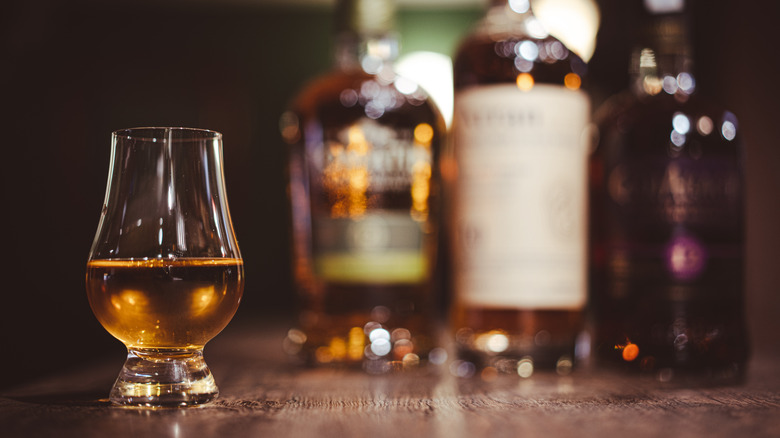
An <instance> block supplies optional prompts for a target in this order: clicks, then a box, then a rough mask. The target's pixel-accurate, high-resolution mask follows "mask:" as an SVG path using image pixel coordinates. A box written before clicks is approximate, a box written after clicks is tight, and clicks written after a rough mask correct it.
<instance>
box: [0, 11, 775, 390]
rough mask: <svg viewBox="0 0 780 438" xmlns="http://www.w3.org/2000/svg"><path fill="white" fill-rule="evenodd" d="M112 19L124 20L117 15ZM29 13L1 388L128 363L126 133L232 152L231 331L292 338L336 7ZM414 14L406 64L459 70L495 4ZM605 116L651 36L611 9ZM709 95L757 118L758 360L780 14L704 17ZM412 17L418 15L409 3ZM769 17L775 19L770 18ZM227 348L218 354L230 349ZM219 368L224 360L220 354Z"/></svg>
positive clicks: (10, 68) (752, 200)
mask: <svg viewBox="0 0 780 438" xmlns="http://www.w3.org/2000/svg"><path fill="white" fill-rule="evenodd" d="M108 3H110V5H109V4H108ZM315 3H316V4H314V5H294V6H289V5H287V6H285V3H284V2H273V3H266V2H264V1H263V0H255V1H250V0H235V1H227V2H226V1H217V0H214V1H191V2H186V1H173V0H168V1H157V2H147V1H112V2H101V1H96V0H95V1H85V0H77V1H69V2H61V1H55V0H29V1H23V0H12V1H9V2H6V3H5V4H4V6H3V8H2V15H0V92H2V99H1V100H0V108H2V109H1V110H0V121H1V122H0V134H1V135H2V137H0V138H1V140H0V141H1V142H2V143H0V144H2V153H1V154H0V157H1V158H0V163H1V164H0V166H2V172H1V173H2V178H3V180H2V198H0V199H1V202H2V204H0V205H2V207H1V208H2V210H0V211H2V225H3V226H2V231H3V234H2V238H0V245H1V246H0V248H1V249H2V252H3V261H2V276H1V277H0V278H2V283H0V294H1V295H0V296H2V299H0V388H4V387H10V386H13V385H17V384H20V383H23V382H25V381H27V380H31V379H35V378H39V377H41V376H45V375H47V374H52V373H53V372H55V371H57V370H61V369H67V368H75V367H80V366H85V365H88V364H89V363H90V361H93V360H95V359H96V358H100V357H111V358H115V359H112V360H116V362H117V370H119V367H120V366H121V363H122V361H123V360H124V347H123V346H122V345H121V344H120V343H119V342H118V341H116V340H115V339H114V338H112V337H111V336H110V335H108V333H107V332H106V331H105V330H104V329H103V328H102V327H101V326H100V324H99V323H98V322H97V320H96V319H95V318H94V316H93V315H92V312H91V310H90V308H89V304H88V303H87V299H86V293H85V290H84V273H85V263H86V258H87V254H88V252H89V248H90V245H91V243H92V238H93V236H94V233H95V229H96V227H97V221H98V217H99V213H100V209H101V206H102V201H103V196H104V191H105V185H106V176H107V172H108V160H109V141H110V133H111V132H112V131H114V130H117V129H121V128H128V127H134V126H151V125H154V126H165V125H168V126H190V127H201V128H209V129H214V130H217V131H220V132H222V133H223V134H224V143H225V149H224V157H225V178H226V183H227V190H228V193H229V199H230V207H231V213H232V217H233V223H234V227H235V231H236V235H237V236H238V240H239V245H240V247H241V250H242V253H243V256H244V259H245V264H246V270H247V285H246V290H245V294H244V300H243V301H242V303H241V307H240V308H239V311H238V313H237V314H236V317H235V318H234V320H233V323H231V326H229V327H228V329H226V330H231V327H234V326H235V327H238V326H240V325H241V324H247V323H252V322H254V321H257V320H267V319H273V320H275V321H278V322H280V323H282V324H284V323H285V321H289V322H291V321H292V315H293V312H292V309H293V303H294V298H293V294H292V290H291V279H290V269H289V266H288V260H289V234H288V225H287V221H288V213H287V210H286V195H285V181H284V169H285V156H286V155H285V154H286V151H285V148H284V146H283V143H282V142H281V139H280V137H279V134H278V130H277V121H278V118H279V115H280V114H281V112H282V111H283V109H284V107H285V105H286V103H287V102H288V101H289V99H290V98H292V96H293V95H294V94H295V92H296V90H298V89H299V88H300V87H301V86H302V85H303V84H304V83H305V82H306V80H307V79H310V78H312V77H313V76H314V75H316V74H317V73H320V72H323V71H325V70H326V69H327V68H328V67H329V65H330V61H331V48H332V40H331V38H330V34H331V4H332V2H327V1H319V2H315ZM418 3H419V4H417V5H416V6H414V7H411V6H405V7H403V8H402V10H401V14H400V18H399V30H400V32H401V35H402V38H403V41H404V51H405V52H409V51H412V50H425V49H427V50H434V51H438V52H442V53H446V54H450V55H451V54H452V53H453V51H454V49H455V44H456V41H457V40H458V39H459V38H460V36H461V35H462V34H464V33H465V32H466V31H467V30H468V27H469V25H470V24H471V23H472V22H473V21H475V20H476V19H478V18H479V16H480V15H481V12H482V8H481V4H480V3H479V2H478V1H474V2H466V3H464V2H462V1H461V2H458V3H457V4H455V5H449V6H447V5H440V4H439V3H440V2H437V5H435V6H432V5H428V6H427V7H426V3H425V1H424V0H421V1H420V2H418ZM598 3H599V5H600V8H601V14H602V22H601V23H602V24H601V30H600V34H599V39H598V44H597V49H596V53H595V55H594V57H593V59H592V60H591V63H590V77H589V90H590V91H591V93H592V96H593V99H594V102H595V104H596V105H598V104H599V103H601V102H602V101H603V100H604V99H605V98H606V96H608V95H610V94H612V93H615V92H617V91H619V90H620V89H622V88H624V87H625V86H626V85H627V84H628V78H627V76H626V68H627V66H628V62H629V61H628V59H629V58H628V56H629V50H630V38H629V37H630V35H631V32H632V28H633V27H634V25H635V23H634V21H633V18H632V17H633V15H632V14H631V13H630V9H629V7H628V6H627V3H629V2H627V1H625V0H600V1H599V2H598ZM701 3H702V5H703V7H701V8H699V10H698V11H697V13H696V18H697V24H698V26H697V28H696V33H695V39H696V42H697V43H698V45H697V52H696V58H697V69H696V70H697V73H698V74H697V79H698V84H699V89H700V90H701V91H702V92H705V93H708V94H712V95H716V96H717V98H718V99H719V100H720V101H721V102H722V103H724V104H725V105H726V106H728V107H729V108H731V109H732V110H733V111H734V112H735V113H736V114H737V116H738V117H739V118H740V130H741V132H742V134H743V136H744V139H745V141H746V144H747V176H748V194H747V203H748V212H747V237H748V257H747V273H748V279H747V296H746V302H747V312H748V321H749V324H750V328H751V334H752V338H751V340H752V346H753V351H754V356H764V355H775V354H777V353H778V352H779V350H780V348H779V347H780V342H779V341H778V340H777V335H778V333H780V318H778V317H777V316H776V314H777V313H778V311H780V294H779V293H778V284H780V232H778V229H779V228H780V141H778V139H780V104H778V102H780V63H779V62H778V60H777V56H778V55H777V47H778V42H780V41H779V40H780V38H778V36H777V33H776V32H777V29H778V27H780V23H778V19H780V7H778V6H774V3H775V2H760V5H758V3H759V2H733V1H731V2H729V1H725V0H710V1H706V2H701ZM406 4H409V2H407V3H406ZM765 8H769V9H765ZM218 340H219V337H217V338H216V340H215V341H214V342H218ZM206 351H207V357H208V349H207V350H206Z"/></svg>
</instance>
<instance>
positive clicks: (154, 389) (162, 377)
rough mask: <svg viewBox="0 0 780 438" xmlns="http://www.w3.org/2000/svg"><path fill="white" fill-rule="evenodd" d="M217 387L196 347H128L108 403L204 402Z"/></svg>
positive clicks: (159, 404)
mask: <svg viewBox="0 0 780 438" xmlns="http://www.w3.org/2000/svg"><path fill="white" fill-rule="evenodd" d="M218 394H219V390H218V389H217V385H216V383H214V377H213V376H212V375H211V371H209V368H208V366H206V362H205V361H204V360H203V352H202V351H199V350H195V351H193V350H136V349H129V350H128V353H127V360H126V361H125V365H124V367H122V371H121V372H120V373H119V377H118V378H117V379H116V383H114V387H113V388H112V389H111V394H110V395H109V399H110V400H111V403H114V404H117V405H123V406H143V407H175V406H191V405H199V404H203V403H208V402H210V401H212V400H214V399H216V398H217V395H218Z"/></svg>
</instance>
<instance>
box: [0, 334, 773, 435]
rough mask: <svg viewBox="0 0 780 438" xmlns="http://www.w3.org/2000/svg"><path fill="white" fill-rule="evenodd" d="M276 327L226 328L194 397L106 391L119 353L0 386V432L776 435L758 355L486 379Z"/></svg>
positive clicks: (209, 353)
mask: <svg viewBox="0 0 780 438" xmlns="http://www.w3.org/2000/svg"><path fill="white" fill-rule="evenodd" d="M281 334H282V331H280V330H279V327H272V328H259V327H237V328H235V329H233V330H226V332H225V333H223V334H222V335H220V337H218V338H217V339H216V340H215V341H214V342H213V345H209V347H207V349H206V360H207V362H209V364H210V366H211V368H212V371H213V373H214V375H215V377H216V379H217V383H218V385H219V387H220V389H221V395H220V398H219V399H218V401H216V402H215V403H213V404H211V405H208V406H205V407H200V408H191V409H158V410H151V409H128V408H117V407H112V406H110V405H109V404H108V402H107V401H106V400H105V397H106V395H107V393H108V390H109V388H110V386H111V384H112V382H113V378H114V377H115V375H116V373H117V372H118V369H119V367H120V366H121V363H122V358H117V359H116V360H109V361H107V362H104V363H97V364H92V365H91V366H90V367H89V368H85V369H84V370H82V371H79V372H76V373H69V374H64V375H62V376H54V377H51V378H49V379H41V380H39V381H38V382H35V383H33V384H26V385H23V386H20V387H17V388H15V389H13V390H11V391H6V392H5V393H4V394H2V395H0V431H1V432H0V435H1V436H3V437H9V438H10V437H29V436H58V437H76V436H78V437H93V436H94V437H98V436H99V437H111V438H119V437H130V436H132V437H137V436H161V437H187V436H198V437H211V436H214V437H246V436H250V437H251V436H268V437H390V438H403V437H419V436H425V437H472V436H473V437H487V436H489V437H517V436H543V437H564V436H565V437H568V436H607V437H613V436H631V437H657V436H669V435H674V436H676V437H701V436H711V437H733V436H745V437H778V436H780V376H779V375H778V373H777V372H776V371H775V370H774V369H773V367H772V363H774V361H773V360H771V359H772V358H756V359H755V360H754V361H753V364H752V367H751V370H750V374H749V376H748V379H747V381H746V382H745V383H744V384H742V385H738V386H725V387H716V388H693V387H688V388H686V387H675V388H672V387H664V386H660V385H658V384H657V383H655V382H652V381H644V380H638V379H636V378H631V377H628V376H623V375H615V374H609V373H603V372H600V373H599V372H585V371H581V372H575V373H574V374H572V375H570V376H566V377H561V376H557V375H554V374H546V373H535V374H534V375H533V376H532V377H531V378H529V379H519V378H517V377H501V378H498V379H495V380H493V381H489V382H486V381H482V380H480V379H477V378H472V379H460V378H456V377H453V376H452V375H451V374H450V373H449V372H448V371H447V367H446V366H443V367H441V368H437V369H431V370H428V371H426V372H416V373H407V374H398V375H392V376H369V375H366V374H362V373H360V372H352V371H343V370H333V369H300V368H296V367H294V366H290V365H289V364H288V363H287V361H286V360H285V358H284V355H283V353H281V348H280V342H279V340H280V339H281Z"/></svg>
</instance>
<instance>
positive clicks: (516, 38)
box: [445, 0, 590, 376]
mask: <svg viewBox="0 0 780 438" xmlns="http://www.w3.org/2000/svg"><path fill="white" fill-rule="evenodd" d="M585 73H586V64H585V63H584V62H583V61H582V59H581V58H580V57H579V56H577V55H576V54H574V53H573V52H571V51H570V50H569V49H568V48H567V47H566V46H564V44H562V43H561V42H560V41H559V40H557V39H555V38H553V37H552V36H550V35H548V33H547V32H546V31H545V30H544V29H543V27H542V26H541V24H540V22H539V21H538V20H537V19H536V18H535V17H534V15H533V13H532V11H531V8H530V4H529V2H527V1H522V0H511V1H508V2H507V1H503V0H494V1H493V2H492V4H491V6H490V8H489V10H488V11H487V14H486V15H485V17H484V18H483V19H482V20H481V21H480V22H479V23H478V25H477V27H476V28H475V29H474V30H473V31H472V32H471V33H470V34H469V35H468V36H467V37H466V38H465V39H464V41H462V43H461V46H460V48H459V50H458V52H457V55H456V58H455V61H454V84H455V111H454V115H453V132H452V135H453V141H454V144H453V156H454V161H455V163H456V166H454V167H455V169H456V171H453V172H451V173H447V175H450V176H448V177H447V179H448V182H450V183H451V184H452V187H453V189H452V190H453V192H452V194H453V198H452V205H453V208H454V210H453V214H452V217H451V223H450V225H451V228H450V231H451V235H452V237H453V254H454V263H455V266H454V276H453V287H454V289H455V297H454V305H453V310H452V322H453V325H454V327H453V329H454V330H455V338H456V346H457V349H458V353H459V356H460V359H459V360H463V361H465V362H468V363H471V365H473V366H475V367H476V368H481V369H483V372H485V369H487V368H491V369H490V370H488V371H487V372H493V371H496V372H500V373H505V372H509V373H518V374H520V375H521V376H528V375H530V373H531V372H533V369H534V367H536V368H547V369H552V368H557V370H558V371H559V372H561V373H566V372H568V371H569V370H571V367H572V364H573V361H574V359H575V357H574V353H575V341H576V339H577V336H578V334H579V333H580V332H581V330H582V326H583V319H584V318H583V307H584V305H585V302H586V260H585V256H586V243H585V236H586V224H585V219H586V205H585V201H586V196H587V194H586V193H587V178H586V169H587V146H586V143H585V142H584V141H583V138H584V137H585V136H584V135H583V134H584V133H585V131H586V130H587V129H586V128H587V126H588V123H589V120H590V119H589V115H590V101H589V99H588V97H587V94H586V93H585V92H584V91H583V90H582V89H581V85H582V81H583V76H584V74H585ZM445 169H446V166H445ZM464 369H465V370H467V371H468V369H469V367H464Z"/></svg>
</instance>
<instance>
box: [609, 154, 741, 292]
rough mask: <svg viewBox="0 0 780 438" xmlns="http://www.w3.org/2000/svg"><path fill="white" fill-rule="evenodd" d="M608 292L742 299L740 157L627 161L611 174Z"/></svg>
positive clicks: (614, 168)
mask: <svg viewBox="0 0 780 438" xmlns="http://www.w3.org/2000/svg"><path fill="white" fill-rule="evenodd" d="M607 184H608V185H607V195H608V197H609V200H610V202H609V204H608V207H609V208H608V209H607V216H606V217H605V218H604V221H605V222H604V224H603V226H604V227H605V232H606V237H607V240H606V244H607V246H606V249H607V254H608V258H607V260H606V261H607V272H606V273H607V275H608V282H607V285H606V293H607V295H608V296H610V297H612V298H616V299H624V298H626V297H629V296H642V297H643V299H645V300H647V299H649V297H660V298H664V299H669V300H672V301H691V300H702V301H713V299H714V297H715V296H718V297H721V299H723V297H724V296H725V295H727V294H728V295H731V296H733V297H735V298H738V297H739V292H740V291H741V290H742V286H741V282H742V278H743V267H742V257H743V243H744V242H743V238H744V237H743V234H742V220H743V219H742V197H741V193H742V181H741V174H740V171H739V168H738V165H737V163H736V162H735V161H733V160H731V161H730V160H728V159H723V158H717V157H710V158H707V157H702V158H699V159H696V160H692V159H683V158H678V159H668V158H666V157H663V158H657V159H652V158H647V157H643V158H640V159H632V160H625V161H622V162H621V163H619V164H617V165H615V166H614V167H612V169H611V170H610V171H609V173H608V178H607Z"/></svg>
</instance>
